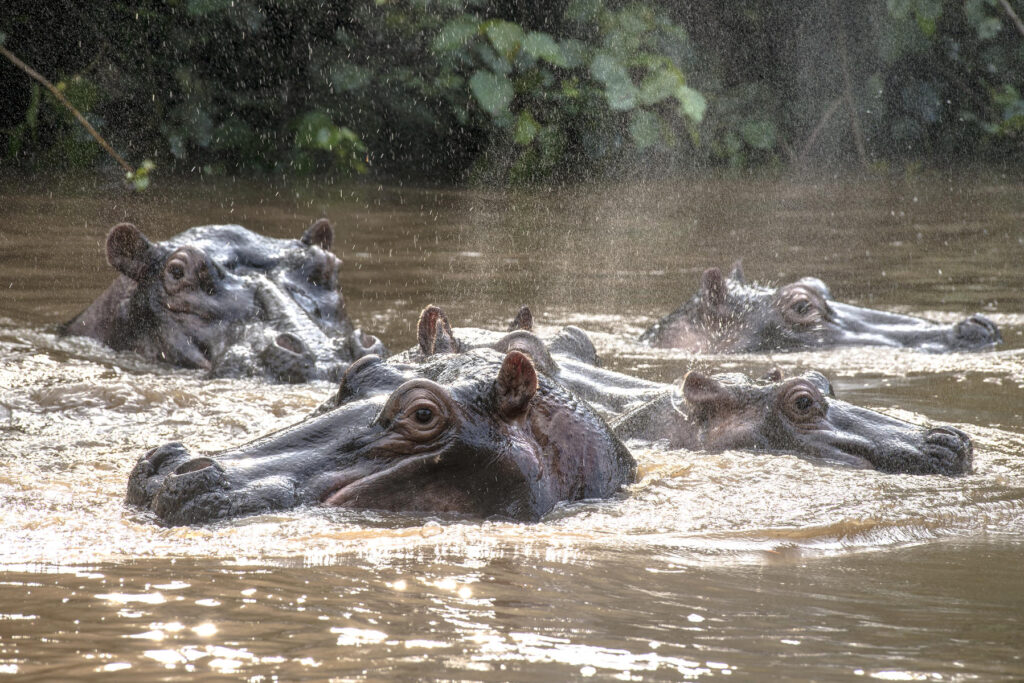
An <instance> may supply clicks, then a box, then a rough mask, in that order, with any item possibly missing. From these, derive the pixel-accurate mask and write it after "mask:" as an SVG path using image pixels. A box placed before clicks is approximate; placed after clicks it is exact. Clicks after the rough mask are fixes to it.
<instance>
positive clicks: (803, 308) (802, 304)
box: [790, 299, 811, 315]
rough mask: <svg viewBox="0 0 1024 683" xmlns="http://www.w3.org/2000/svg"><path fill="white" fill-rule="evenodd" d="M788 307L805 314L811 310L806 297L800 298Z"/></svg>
mask: <svg viewBox="0 0 1024 683" xmlns="http://www.w3.org/2000/svg"><path fill="white" fill-rule="evenodd" d="M790 308H792V309H793V311H794V312H796V313H798V314H800V315H807V312H808V311H810V310H811V302H810V301H807V300H806V299H801V300H800V301H797V302H796V303H794V304H793V305H792V306H790Z"/></svg>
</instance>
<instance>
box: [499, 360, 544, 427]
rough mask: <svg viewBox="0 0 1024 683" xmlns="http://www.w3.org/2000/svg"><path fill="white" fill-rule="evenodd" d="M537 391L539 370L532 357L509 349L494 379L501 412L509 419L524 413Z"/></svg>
mask: <svg viewBox="0 0 1024 683" xmlns="http://www.w3.org/2000/svg"><path fill="white" fill-rule="evenodd" d="M536 393H537V370H536V368H534V367H533V362H532V361H530V357H529V356H527V355H526V354H525V353H523V352H521V351H509V352H508V355H506V356H505V361H504V362H503V363H502V364H501V371H500V372H498V378H497V379H496V380H494V397H495V399H496V400H497V403H498V410H499V412H501V414H502V415H503V416H504V417H505V418H508V419H512V418H516V417H518V416H519V415H522V414H523V413H524V412H526V407H527V406H528V405H530V399H532V398H533V396H534V394H536Z"/></svg>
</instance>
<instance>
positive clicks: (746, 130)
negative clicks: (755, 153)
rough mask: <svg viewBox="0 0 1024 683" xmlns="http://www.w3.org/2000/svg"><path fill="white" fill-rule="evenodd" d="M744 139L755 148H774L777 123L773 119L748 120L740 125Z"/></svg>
mask: <svg viewBox="0 0 1024 683" xmlns="http://www.w3.org/2000/svg"><path fill="white" fill-rule="evenodd" d="M740 135H741V136H742V137H743V141H744V142H746V143H747V144H748V145H750V146H751V147H753V148H754V149H764V150H767V149H772V148H773V147H775V139H776V133H775V124H774V123H772V122H771V121H747V122H746V123H744V124H743V125H741V126H740Z"/></svg>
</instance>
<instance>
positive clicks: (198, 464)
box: [174, 457, 217, 474]
mask: <svg viewBox="0 0 1024 683" xmlns="http://www.w3.org/2000/svg"><path fill="white" fill-rule="evenodd" d="M216 464H217V463H216V462H214V460H213V458H206V457H202V458H193V459H192V460H189V461H188V462H185V463H182V464H181V465H178V467H177V469H175V470H174V473H175V474H187V473H188V472H198V471H199V470H205V469H206V468H207V467H213V466H215V465H216Z"/></svg>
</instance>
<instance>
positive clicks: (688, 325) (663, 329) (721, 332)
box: [641, 264, 1002, 353]
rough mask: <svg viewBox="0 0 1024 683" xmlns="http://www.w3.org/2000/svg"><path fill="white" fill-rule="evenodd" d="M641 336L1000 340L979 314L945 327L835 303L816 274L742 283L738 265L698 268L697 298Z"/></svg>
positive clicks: (779, 342) (782, 343) (821, 341)
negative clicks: (779, 282)
mask: <svg viewBox="0 0 1024 683" xmlns="http://www.w3.org/2000/svg"><path fill="white" fill-rule="evenodd" d="M641 340H642V341H645V342H648V343H650V344H652V345H654V346H661V347H667V348H685V349H692V350H695V351H705V352H715V353H757V352H770V351H795V350H801V349H813V348H827V347H833V346H850V345H862V346H890V347H911V348H917V349H921V350H924V351H940V352H941V351H968V350H976V349H982V348H986V347H990V346H993V345H995V344H997V343H998V342H1000V341H1001V340H1002V338H1001V336H1000V334H999V330H998V329H997V328H996V326H995V324H994V323H993V322H992V321H990V320H989V319H988V318H985V317H984V316H982V315H978V314H975V315H972V316H970V317H969V318H967V319H965V320H963V321H961V322H959V323H957V324H955V325H952V326H948V325H940V324H937V323H932V322H929V321H927V320H923V319H921V318H915V317H912V316H907V315H899V314H896V313H887V312H884V311H878V310H873V309H870V308H860V307H858V306H852V305H850V304H844V303H840V302H837V301H834V300H833V299H832V296H831V293H830V292H829V290H828V287H827V286H826V285H825V283H823V282H822V281H821V280H818V279H817V278H804V279H802V280H798V281H796V282H792V283H790V284H787V285H783V286H781V287H778V288H769V287H762V286H760V285H756V284H748V283H746V282H745V281H744V278H743V274H742V271H741V269H740V267H739V264H737V265H736V266H734V269H733V272H732V274H731V275H730V276H729V277H726V276H725V275H723V273H722V271H720V270H719V269H717V268H709V269H708V270H706V271H704V273H703V275H701V280H700V290H699V291H698V293H697V294H696V296H694V297H693V298H692V299H691V300H690V301H688V302H687V303H686V304H684V305H683V306H682V307H681V308H679V309H678V310H676V311H674V312H673V313H671V314H669V315H668V316H666V317H665V318H662V319H661V320H660V321H658V322H657V323H655V324H654V325H653V326H652V327H651V328H650V329H648V330H647V331H646V332H645V333H644V334H643V336H642V337H641Z"/></svg>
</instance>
